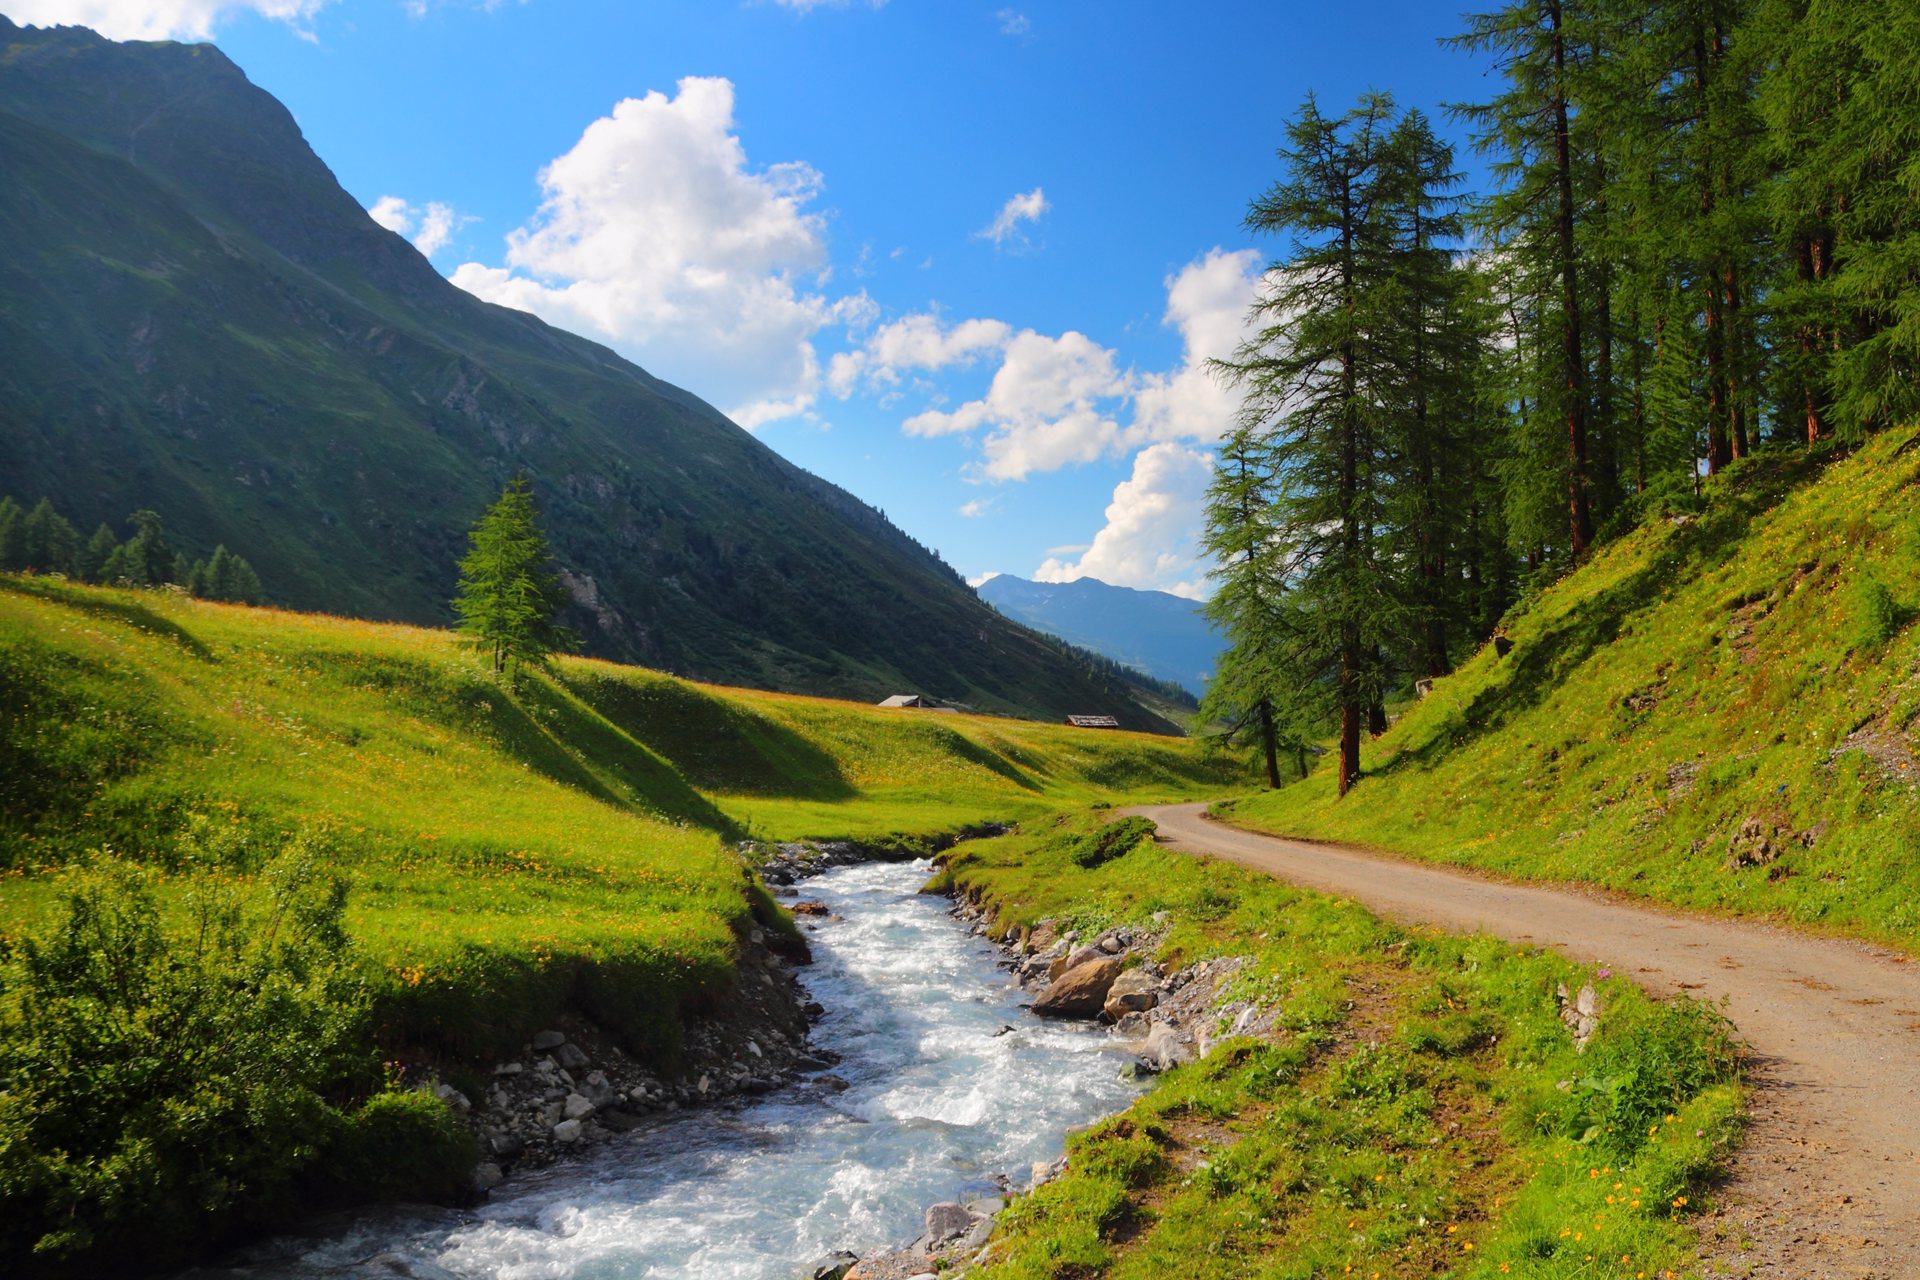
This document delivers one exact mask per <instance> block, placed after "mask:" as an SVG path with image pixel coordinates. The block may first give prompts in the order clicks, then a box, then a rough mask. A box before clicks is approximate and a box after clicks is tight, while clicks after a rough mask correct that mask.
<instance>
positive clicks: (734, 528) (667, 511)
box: [0, 18, 1170, 729]
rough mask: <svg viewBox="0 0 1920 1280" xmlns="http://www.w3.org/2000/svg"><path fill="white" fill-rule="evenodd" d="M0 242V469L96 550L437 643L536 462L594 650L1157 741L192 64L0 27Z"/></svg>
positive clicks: (710, 417)
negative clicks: (476, 531)
mask: <svg viewBox="0 0 1920 1280" xmlns="http://www.w3.org/2000/svg"><path fill="white" fill-rule="evenodd" d="M0 242H4V243H5V244H6V245H7V252H6V254H5V255H3V256H0V476H5V477H6V480H5V486H6V487H7V488H8V489H9V490H11V491H12V492H14V493H15V494H16V495H17V496H20V497H22V498H24V499H26V500H29V501H31V500H32V499H34V498H37V497H39V496H42V495H46V496H50V497H52V498H54V500H55V502H56V504H57V505H59V506H60V507H61V508H62V509H63V510H64V511H65V512H66V513H67V514H68V515H69V516H70V517H72V518H74V519H75V521H76V523H78V524H80V525H81V527H82V528H90V527H91V526H92V525H93V524H94V523H96V522H98V521H102V520H107V521H119V520H121V519H123V518H124V517H125V516H126V514H127V512H128V511H130V510H132V509H133V508H135V507H141V506H150V507H154V508H157V509H159V510H161V511H162V512H163V513H164V514H165V515H166V517H167V518H168V521H169V524H170V526H171V528H172V529H173V530H174V531H175V532H176V534H177V540H178V541H179V542H180V543H181V544H183V545H184V546H185V547H186V548H187V549H189V550H191V551H195V552H199V553H204V552H205V551H207V550H210V549H211V547H212V546H213V544H214V543H216V542H225V543H226V544H228V545H229V546H231V547H235V548H238V549H241V550H242V551H243V552H244V553H245V554H246V555H247V557H248V558H249V559H250V560H251V561H252V562H253V563H254V565H255V566H256V567H257V568H258V569H259V570H260V573H261V576H262V577H263V579H264V580H265V581H266V583H267V585H268V589H269V591H270V592H271V593H272V594H273V595H274V596H275V598H276V599H278V600H280V601H282V602H284V603H286V604H290V605H294V606H296V607H301V608H311V609H324V610H330V611H336V612H343V613H350V614H354V615H357V616H364V617H375V618H392V619H398V620H405V621H414V622H427V623H435V622H443V621H445V620H446V619H447V617H448V614H447V605H446V600H447V597H448V595H449V594H450V592H451V588H452V579H453V563H454V561H455V559H456V557H457V555H458V553H459V551H460V550H461V547H462V543H463V537H464V533H465V530H466V529H467V527H468V526H469V525H470V524H471V523H472V522H473V520H474V519H475V518H476V517H477V515H478V514H479V512H480V511H481V509H482V508H483V507H484V506H485V505H486V503H487V502H488V501H489V500H490V499H491V498H492V497H493V496H495V494H497V492H498V491H499V487H500V485H501V483H502V482H503V481H504V479H505V478H506V477H507V476H509V475H511V474H512V473H513V472H514V471H516V470H524V471H526V472H527V473H528V474H529V476H530V477H531V478H532V479H533V481H534V485H535V489H536V492H537V495H538V498H539V501H540V504H541V508H542V513H543V518H544V521H545V524H546V526H547V529H548V531H549V534H550V537H551V540H552V541H553V543H554V546H555V549H556V552H557V554H558V557H559V559H560V561H561V563H562V564H563V566H564V567H565V569H566V571H567V581H568V584H569V587H570V589H571V590H572V591H573V594H574V599H575V601H576V606H575V609H574V614H575V616H574V617H573V618H571V619H570V621H572V622H573V623H574V625H575V626H576V627H577V628H578V629H579V630H580V631H581V632H582V633H583V635H584V636H585V637H586V641H587V644H588V647H589V649H590V651H592V652H595V653H599V654H604V655H606V656H610V657H619V658H624V659H629V660H634V661H641V662H645V663H647V664H649V665H652V666H657V667H664V668H667V669H669V670H674V671H679V672H684V673H690V674H697V675H700V676H703V677H707V678H713V679H724V680H728V681H731V682H734V683H739V684H747V685H754V686H760V687H771V688H784V689H792V690H800V691H807V692H815V693H829V694H837V695H843V696H848V697H855V698H878V697H880V696H883V695H885V694H887V693H893V692H898V691H900V690H903V689H907V690H913V691H916V692H925V693H929V694H932V695H934V696H936V697H939V698H941V699H943V700H947V701H953V702H959V703H963V704H967V705H971V706H976V707H979V708H981V709H984V710H993V711H1001V712H1016V713H1026V714H1039V715H1047V716H1058V715H1063V714H1066V713H1068V712H1078V711H1086V710H1089V709H1094V710H1102V711H1110V712H1112V713H1114V714H1116V715H1118V716H1120V718H1121V719H1122V721H1123V722H1124V723H1127V724H1129V725H1130V726H1133V727H1139V728H1156V729H1165V728H1168V727H1170V726H1168V725H1167V724H1166V723H1165V722H1164V721H1162V720H1160V719H1159V718H1158V717H1156V716H1154V715H1153V714H1152V713H1150V712H1148V711H1146V710H1144V709H1143V708H1142V707H1140V706H1139V704H1138V703H1137V702H1136V701H1135V700H1134V699H1133V697H1132V696H1131V694H1130V693H1129V691H1128V690H1127V688H1126V687H1125V686H1124V684H1123V683H1121V682H1117V681H1113V680H1109V679H1105V678H1103V677H1100V676H1098V675H1096V674H1093V673H1090V672H1089V671H1088V670H1087V669H1086V668H1085V667H1084V666H1083V665H1077V664H1075V663H1074V662H1073V661H1071V659H1070V657H1068V656H1063V655H1062V654H1060V652H1059V651H1058V650H1057V648H1055V647H1054V646H1051V645H1048V644H1046V643H1045V642H1043V641H1042V640H1041V639H1040V638H1038V637H1036V636H1033V635H1031V634H1030V633H1027V632H1026V631H1024V630H1023V629H1021V628H1018V627H1014V626H1010V625H1008V624H1007V623H1006V622H1004V621H1003V620H1002V619H1001V618H1000V616H999V615H998V614H996V613H994V612H993V611H992V610H991V609H989V608H988V607H986V606H985V605H983V604H981V603H980V602H979V601H978V600H977V599H976V598H975V597H974V596H973V595H972V593H971V592H969V591H968V590H967V589H966V586H965V584H964V583H963V582H962V581H961V580H960V579H959V577H958V576H957V575H956V574H954V573H953V571H952V570H951V569H950V568H948V567H947V566H946V565H945V564H944V563H942V562H941V561H940V560H939V559H938V558H937V557H935V556H933V555H932V554H930V553H929V552H928V551H926V549H925V548H923V547H921V546H919V545H918V544H917V543H915V542H913V541H912V540H911V539H910V538H908V537H907V536H906V535H904V534H902V533H901V532H900V531H899V530H898V529H896V528H894V527H893V526H892V525H891V524H889V523H888V522H887V521H886V519H885V518H884V517H883V516H881V515H880V514H879V513H878V512H876V511H874V510H873V509H872V508H870V507H868V506H866V505H865V504H863V503H861V502H859V501H858V500H857V499H855V498H853V497H852V496H851V495H849V494H847V493H845V492H844V491H842V490H840V489H837V488H835V487H834V486H832V485H829V484H827V483H825V482H824V481H822V480H820V479H818V478H817V477H814V476H812V475H809V474H807V473H806V472H804V471H801V470H800V469H798V468H797V467H794V466H792V465H791V464H789V463H787V462H786V461H785V460H784V459H782V458H780V457H779V456H778V455H777V454H775V453H774V452H773V451H772V450H770V449H768V448H766V447H765V446H764V445H762V444H760V443H759V442H758V441H756V440H755V439H753V437H752V436H750V435H748V434H747V433H746V432H744V431H742V430H740V429H739V428H738V427H736V426H735V425H733V424H732V423H731V422H729V421H727V420H726V419H725V418H724V417H723V416H722V415H720V414H719V413H718V412H716V411H715V410H714V409H712V408H711V407H709V406H708V405H706V404H704V403H702V402H701V401H700V400H698V399H697V398H696V397H694V396H692V395H689V394H688V393H686V392H684V391H681V390H679V389H678V388H675V387H672V386H669V385H667V384H666V383H663V382H660V381H659V380H657V379H655V378H652V377H650V376H649V375H648V374H646V373H645V372H644V371H643V370H641V369H639V368H637V367H636V366H634V365H632V364H631V363H629V362H627V361H625V360H623V359H621V358H620V357H619V356H617V355H615V354H614V353H613V352H611V351H609V350H607V349H606V348H604V347H601V346H598V345H596V344H594V343H591V342H588V341H586V340H584V339H581V338H577V337H574V336H573V335H570V334H566V333H563V332H561V331H559V330H557V329H554V328H551V327H550V326H548V325H546V324H544V323H542V322H541V321H539V320H537V319H535V318H534V317H532V316H529V315H526V314H523V313H520V312H515V311H510V310H507V309H505V308H501V307H496V306H492V305H489V304H486V303H482V302H480V301H479V300H477V299H475V298H473V297H471V296H470V295H468V294H466V293H464V292H462V291H460V290H458V289H455V288H454V287H453V286H452V285H450V284H449V283H447V282H446V281H445V280H443V279H442V278H441V277H440V276H439V275H438V274H437V273H436V272H435V271H434V270H433V269H432V267H431V266H430V265H429V264H428V263H427V262H426V260H425V259H424V258H422V257H421V256H420V255H419V254H418V253H416V252H415V251H414V250H413V248H412V247H411V246H409V245H408V244H407V243H406V242H405V241H404V240H402V239H401V238H400V237H398V236H396V235H394V234H392V233H391V232H388V231H386V230H384V229H382V228H380V227H379V226H377V225H376V224H374V223H373V222H372V220H371V219H369V218H368V217H367V215H366V213H365V211H364V210H362V209H361V208H360V207H359V206H358V205H357V204H356V203H355V202H354V201H353V200H352V198H351V197H349V196H348V195H347V194H346V192H344V191H343V190H341V189H340V187H339V185H338V183H336V182H335V181H334V178H333V175H332V174H331V173H330V172H329V171H328V170H327V168H326V166H325V165H324V164H322V163H321V162H320V160H319V159H318V158H317V157H316V156H314V154H313V153H312V151H311V150H309V149H308V147H307V145H306V143H305V140H304V139H303V138H302V137H301V136H300V133H299V129H298V127H297V126H296V125H295V123H294V121H293V119H292V117H291V116H290V115H289V114H288V113H287V111H286V110H285V108H284V107H282V106H281V105H280V104H279V103H278V102H276V101H275V100H274V99H273V98H272V97H270V96H269V95H267V94H266V93H264V92H262V91H260V90H259V89H257V88H255V87H254V86H253V85H251V84H249V83H248V82H247V80H246V77H245V76H244V75H243V74H242V73H241V72H240V70H239V69H238V68H237V67H235V66H234V65H233V64H232V63H231V62H229V61H228V60H227V59H226V57H225V56H224V55H222V54H221V53H220V52H219V51H218V50H217V49H214V48H212V47H211V46H208V45H173V44H137V43H130V44H117V43H113V42H109V41H106V40H103V39H101V38H99V37H98V36H95V35H93V34H92V33H91V32H88V31H85V30H83V29H80V28H58V29H53V30H44V31H43V30H38V29H31V28H28V29H23V28H20V27H17V26H14V25H13V24H12V23H10V22H7V21H6V20H5V19H4V18H0Z"/></svg>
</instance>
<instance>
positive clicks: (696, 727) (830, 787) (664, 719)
mask: <svg viewBox="0 0 1920 1280" xmlns="http://www.w3.org/2000/svg"><path fill="white" fill-rule="evenodd" d="M554 679H555V680H556V681H557V682H558V683H559V684H560V685H561V686H562V687H564V688H565V689H566V690H567V691H568V692H569V693H571V694H572V695H573V696H574V697H576V698H578V699H579V700H580V702H581V703H582V704H584V705H585V706H587V707H591V708H592V709H593V710H594V711H595V712H597V713H598V714H599V715H600V716H602V717H604V718H605V720H606V721H607V722H608V723H609V724H611V725H612V726H614V727H615V728H617V729H618V730H619V731H620V732H621V733H622V734H624V735H627V736H629V737H630V738H631V739H632V740H633V741H634V742H637V743H639V744H641V745H643V746H645V747H646V748H647V749H648V750H649V751H651V752H654V753H657V755H658V756H659V757H660V758H661V759H664V760H665V761H666V762H667V763H669V764H670V765H672V767H673V768H674V770H676V771H677V773H678V775H679V776H680V777H681V779H683V781H684V784H685V785H688V786H690V787H692V788H696V789H698V790H700V791H721V792H729V793H732V794H736V795H749V796H759V797H765V798H768V799H792V800H813V801H820V802H835V801H846V800H852V799H855V798H856V797H857V796H858V795H859V791H858V789H857V788H856V787H855V786H854V785H853V783H852V782H850V781H849V780H848V779H847V776H846V774H845V772H844V771H843V770H842V769H841V767H840V762H839V761H837V760H835V759H834V758H833V756H832V755H830V754H829V753H827V752H826V751H824V750H822V749H821V748H820V747H819V746H817V745H815V744H814V743H812V742H809V741H807V739H805V738H803V737H801V736H800V735H799V734H798V733H795V732H794V731H793V730H792V729H790V728H788V727H787V726H786V725H783V724H780V723H779V722H778V721H775V720H772V719H769V718H768V717H765V716H762V715H758V714H755V713H754V712H753V711H750V710H748V709H747V708H744V707H742V706H740V705H739V704H737V703H734V702H731V701H729V700H727V699H725V698H721V697H717V696H715V695H714V694H711V693H708V692H706V691H705V690H703V689H700V688H697V687H695V686H693V685H690V684H687V683H684V682H683V681H680V680H676V679H673V678H672V677H670V676H659V675H653V674H650V673H646V672H621V671H614V670H612V669H603V668H599V667H593V666H567V667H563V668H561V669H560V670H558V671H556V672H555V673H554Z"/></svg>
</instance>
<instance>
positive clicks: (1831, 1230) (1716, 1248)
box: [1131, 804, 1920, 1280]
mask: <svg viewBox="0 0 1920 1280" xmlns="http://www.w3.org/2000/svg"><path fill="white" fill-rule="evenodd" d="M1204 808H1205V806H1203V805H1197V804H1185V805H1159V806H1151V807H1146V808H1141V809H1137V810H1132V811H1131V812H1138V813H1144V814H1146V815H1147V816H1148V817H1151V818H1152V819H1153V820H1154V821H1155V822H1157V823H1158V824H1159V826H1160V838H1161V840H1162V841H1163V842H1164V843H1166V844H1169V845H1171V846H1172V847H1174V848H1177V849H1180V850H1182V851H1184V852H1188V853H1195V854H1202V855H1211V856H1214V857H1219V858H1224V859H1227V860H1229V861H1232V862H1237V863H1241V864H1242V865H1245V866H1248V867H1252V868H1254V869H1256V870H1259V871H1265V872H1268V873H1269V874H1271V875H1275V876H1279V877H1280V878H1282V879H1284V880H1289V881H1292V882H1294V883H1296V884H1300V885H1304V886H1306V887H1308V888H1313V889H1319V890H1322V891H1324V892H1327V893H1333V894H1338V895H1340V896H1342V897H1348V898H1352V899H1354V900H1355V901H1357V902H1361V903H1364V904H1365V905H1366V906H1368V907H1369V908H1371V909H1372V910H1374V911H1376V912H1378V913H1379V914H1381V915H1383V916H1386V917H1388V918H1390V919H1393V920H1398V921H1402V922H1405V923H1420V924H1432V925H1438V926H1440V927H1442V928H1445V929H1448V930H1450V931H1458V932H1468V933H1470V932H1475V931H1485V932H1487V933H1490V934H1494V935H1497V936H1499V937H1502V938H1506V939H1509V940H1511V941H1515V942H1530V943H1534V944H1537V945H1540V946H1546V947H1552V948H1553V949H1555V950H1556V951H1559V952H1561V953H1563V954H1565V955H1569V956H1572V957H1574V958H1576V959H1579V960H1584V961H1590V962H1593V963H1599V964H1607V965H1610V966H1611V967H1612V968H1613V969H1614V970H1615V971H1616V972H1618V973H1621V974H1625V975H1631V976H1633V977H1635V978H1637V979H1638V980H1639V982H1640V983H1641V984H1642V985H1643V986H1645V987H1647V988H1648V989H1650V990H1653V991H1655V992H1662V993H1664V992H1672V991H1680V990H1684V991H1687V992H1690V993H1691V994H1693V995H1694V996H1697V997H1700V998H1702V999H1706V1000H1710V1001H1714V1002H1716V1003H1718V1002H1720V1001H1721V1000H1723V999H1724V1000H1725V1002H1726V1003H1725V1009H1726V1011H1727V1014H1728V1016H1729V1017H1731V1018H1732V1019H1733V1021H1734V1023H1735V1024H1736V1025H1737V1026H1738V1027H1739V1028H1740V1033H1741V1036H1742V1037H1743V1038H1744V1039H1745V1040H1746V1042H1747V1044H1748V1046H1749V1048H1750V1050H1751V1055H1752V1061H1751V1063H1750V1071H1751V1075H1752V1078H1753V1080H1754V1083H1755V1086H1756V1087H1755V1096H1754V1100H1753V1126H1752V1129H1751V1130H1750V1131H1749V1133H1748V1137H1747V1142H1746V1145H1745V1147H1744V1148H1743V1149H1742V1152H1741V1155H1740V1157H1739V1160H1738V1164H1737V1166H1736V1168H1735V1171H1734V1178H1733V1182H1732V1185H1731V1186H1730V1187H1728V1188H1727V1189H1726V1190H1725V1191H1724V1192H1723V1193H1722V1194H1721V1195H1720V1197H1719V1198H1720V1199H1721V1200H1723V1201H1724V1202H1725V1206H1724V1207H1723V1208H1722V1209H1721V1210H1720V1211H1719V1212H1718V1214H1717V1216H1716V1217H1715V1218H1714V1219H1713V1220H1710V1221H1709V1222H1708V1223H1707V1224H1706V1226H1707V1234H1708V1236H1709V1240H1708V1244H1707V1248H1708V1254H1709V1257H1710V1258H1712V1259H1713V1260H1714V1261H1715V1262H1716V1263H1718V1264H1719V1265H1720V1266H1723V1267H1724V1268H1725V1269H1726V1273H1727V1274H1732V1275H1742V1276H1745V1275H1752V1276H1764V1277H1770V1278H1776V1277H1777V1278H1778V1280H1788V1278H1791V1280H1840V1278H1841V1277H1846V1278H1847V1280H1858V1278H1860V1277H1873V1278H1874V1280H1912V1278H1916V1277H1920V965H1917V964H1912V963H1909V962H1908V961H1907V960H1906V958H1905V957H1902V956H1898V955H1895V954H1893V953H1891V952H1888V951H1885V950H1883V949H1879V948H1875V947H1872V946H1869V945H1865V944H1859V943H1849V942H1838V941H1833V940H1830V939H1824V938H1809V937H1803V936H1801V935H1798V934H1795V933H1792V932H1789V931H1788V930H1785V929H1778V928H1773V927H1770V926H1767V925H1761V924H1749V923H1741V922H1733V921H1725V920H1716V919H1711V918H1707V917H1701V916H1692V915H1683V914H1680V913H1677V912H1667V911H1663V910H1660V909H1657V908H1655V907H1651V906H1638V905H1633V904H1629V903H1625V902H1622V901H1619V900H1617V899H1611V898H1605V897H1601V896H1598V895H1591V896H1590V895H1588V894H1585V893H1582V892H1580V891H1579V890H1576V889H1564V888H1548V887H1541V886H1530V885H1515V884H1509V883H1505V882H1502V881H1497V880H1493V879H1489V878H1483V877H1481V876H1477V875H1474V874H1472V873H1470V872H1465V871H1458V870H1451V869H1444V868H1440V867H1434V866H1428V865H1425V864H1422V863H1415V862H1407V861H1402V860H1399V859H1395V858H1389V857H1384V856H1381V855H1377V854H1370V853H1366V852H1363V851H1361V850H1357V849H1352V848H1348V847H1344V846H1339V845H1324V844H1315V843H1311V842H1308V841H1301V840H1284V839H1276V838H1274V837H1271V836H1262V835H1256V834H1253V833H1252V832H1247V831H1241V830H1238V829H1236V828H1234V827H1230V826H1227V825H1225V824H1223V823H1218V822H1214V821H1212V820H1210V819H1208V818H1206V817H1204V816H1203V810H1204ZM1716 1235H1717V1236H1718V1237H1719V1238H1718V1240H1717V1241H1716V1240H1715V1239H1713V1238H1712V1237H1714V1236H1716Z"/></svg>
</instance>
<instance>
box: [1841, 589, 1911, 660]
mask: <svg viewBox="0 0 1920 1280" xmlns="http://www.w3.org/2000/svg"><path fill="white" fill-rule="evenodd" d="M1854 616H1855V619H1856V639H1857V640H1858V643H1859V647H1860V648H1862V649H1878V648H1879V647H1880V646H1881V645H1883V644H1885V643H1886V642H1887V641H1889V640H1891V639H1893V638H1894V637H1895V636H1897V635H1899V634H1900V632H1901V631H1902V630H1904V629H1905V627H1906V625H1907V622H1908V621H1909V619H1908V615H1907V610H1905V609H1903V608H1901V607H1900V602H1899V601H1898V600H1895V599H1894V598H1893V592H1891V591H1889V590H1888V589H1887V584H1886V583H1884V582H1882V581H1880V579H1878V578H1866V579H1864V580H1862V581H1861V583H1860V586H1859V588H1858V589H1857V593H1856V595H1855V597H1854Z"/></svg>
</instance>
